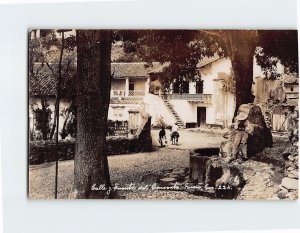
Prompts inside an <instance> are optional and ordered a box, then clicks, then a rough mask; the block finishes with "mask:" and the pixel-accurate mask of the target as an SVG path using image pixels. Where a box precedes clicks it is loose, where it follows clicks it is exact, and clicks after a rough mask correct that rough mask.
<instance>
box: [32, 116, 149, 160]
mask: <svg viewBox="0 0 300 233" xmlns="http://www.w3.org/2000/svg"><path fill="white" fill-rule="evenodd" d="M106 145H107V148H106V149H107V154H108V155H117V154H128V153H135V152H147V151H151V150H152V138H151V117H147V118H144V119H142V122H141V125H140V128H139V129H138V131H137V133H136V134H135V135H133V136H132V137H131V138H127V137H108V138H107V143H106ZM58 146H59V153H58V157H59V160H68V159H74V156H75V147H76V141H75V140H73V141H59V143H58ZM55 160H56V144H55V142H54V141H50V140H49V141H34V142H30V144H29V164H41V163H45V162H53V161H55Z"/></svg>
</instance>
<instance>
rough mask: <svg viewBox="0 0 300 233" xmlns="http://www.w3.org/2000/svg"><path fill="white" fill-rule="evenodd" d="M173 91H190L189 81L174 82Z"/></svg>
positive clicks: (180, 92)
mask: <svg viewBox="0 0 300 233" xmlns="http://www.w3.org/2000/svg"><path fill="white" fill-rule="evenodd" d="M173 93H179V94H182V93H189V82H188V81H181V82H174V83H173Z"/></svg>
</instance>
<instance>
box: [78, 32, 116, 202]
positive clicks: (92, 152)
mask: <svg viewBox="0 0 300 233" xmlns="http://www.w3.org/2000/svg"><path fill="white" fill-rule="evenodd" d="M77 58H78V62H77V74H78V75H77V80H76V93H77V96H76V100H77V134H76V153H75V161H74V162H75V170H74V173H75V180H74V188H75V190H74V191H75V192H74V194H75V198H105V197H106V192H105V191H98V190H97V191H96V190H92V187H93V186H94V187H100V186H101V185H105V187H106V188H108V187H110V186H111V184H110V176H109V170H108V161H107V154H106V148H105V143H106V131H107V130H106V129H107V115H108V107H109V101H110V87H111V73H110V72H111V69H110V62H111V31H110V30H78V31H77Z"/></svg>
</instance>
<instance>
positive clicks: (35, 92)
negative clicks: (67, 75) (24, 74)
mask: <svg viewBox="0 0 300 233" xmlns="http://www.w3.org/2000/svg"><path fill="white" fill-rule="evenodd" d="M34 70H35V71H34V73H37V75H34V76H30V80H29V93H30V96H40V95H46V96H49V95H56V79H55V77H54V76H53V74H52V73H51V71H50V70H49V68H48V67H47V66H46V65H44V66H42V65H41V64H37V65H35V66H34ZM37 70H39V71H38V72H37Z"/></svg>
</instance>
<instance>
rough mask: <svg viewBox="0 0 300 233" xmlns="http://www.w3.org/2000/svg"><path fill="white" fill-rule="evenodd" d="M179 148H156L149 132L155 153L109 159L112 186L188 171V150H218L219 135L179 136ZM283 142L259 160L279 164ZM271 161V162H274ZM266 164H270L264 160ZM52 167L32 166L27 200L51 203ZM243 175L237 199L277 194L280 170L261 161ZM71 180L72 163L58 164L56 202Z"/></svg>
mask: <svg viewBox="0 0 300 233" xmlns="http://www.w3.org/2000/svg"><path fill="white" fill-rule="evenodd" d="M180 134H181V137H180V144H179V146H171V145H169V144H168V145H167V146H166V147H165V148H159V147H158V146H159V144H158V140H155V138H156V137H158V130H153V131H152V137H153V145H154V151H153V152H148V153H136V154H126V155H115V156H109V157H108V162H109V168H110V174H111V181H112V183H114V184H115V183H118V184H120V185H128V184H130V183H136V184H139V183H141V180H142V177H143V176H145V175H147V174H151V173H156V172H158V171H163V170H167V169H174V168H182V167H189V154H190V152H189V150H190V149H195V148H204V147H218V146H219V144H220V141H221V140H222V134H217V135H213V134H211V133H199V132H190V131H189V130H183V131H181V132H180ZM284 143H285V139H284V140H282V141H280V142H276V143H275V148H273V149H267V150H266V151H265V152H266V153H262V155H261V156H265V157H267V158H269V157H271V158H272V159H273V160H276V161H280V160H281V159H280V156H281V154H280V153H281V152H282V149H283V148H284V146H285V144H284ZM273 160H272V161H273ZM266 161H269V159H267V160H266ZM54 165H55V163H45V164H40V165H31V166H30V168H29V170H30V171H29V197H30V198H32V199H52V198H53V197H54V174H55V166H54ZM243 167H244V175H245V178H246V180H247V184H246V185H245V187H244V189H243V191H242V193H241V194H240V195H239V197H238V199H268V198H270V197H272V195H273V194H274V193H275V192H276V190H277V189H278V186H279V183H278V182H279V181H280V180H281V178H282V173H280V166H277V165H276V164H268V163H266V162H264V159H263V157H262V159H260V161H254V160H249V161H247V162H245V163H244V164H243ZM73 178H74V161H73V160H69V161H60V162H59V177H58V198H63V199H65V198H68V195H69V193H70V192H71V189H72V184H73ZM120 194H121V195H124V196H126V198H127V199H207V198H205V197H201V196H194V195H191V194H188V193H186V192H175V191H169V192H167V191H151V192H149V191H148V192H137V191H131V192H126V193H124V192H120Z"/></svg>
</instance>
